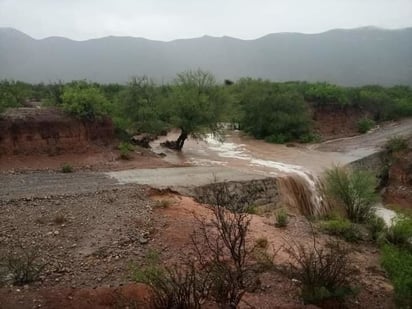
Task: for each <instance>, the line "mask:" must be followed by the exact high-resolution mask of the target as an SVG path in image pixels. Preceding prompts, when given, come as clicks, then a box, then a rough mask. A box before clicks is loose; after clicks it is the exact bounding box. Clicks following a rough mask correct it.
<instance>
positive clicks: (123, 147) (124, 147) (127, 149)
mask: <svg viewBox="0 0 412 309" xmlns="http://www.w3.org/2000/svg"><path fill="white" fill-rule="evenodd" d="M117 148H118V149H119V151H120V158H121V159H123V160H129V159H130V158H131V157H130V156H131V152H132V151H134V146H133V145H132V144H130V143H128V142H121V143H120V144H119V146H118V147H117Z"/></svg>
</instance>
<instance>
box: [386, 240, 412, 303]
mask: <svg viewBox="0 0 412 309" xmlns="http://www.w3.org/2000/svg"><path fill="white" fill-rule="evenodd" d="M381 262H382V266H383V267H384V269H385V270H386V271H387V272H388V275H389V278H390V279H391V281H392V283H393V286H394V288H395V299H396V302H397V304H398V306H399V308H411V307H412V254H411V252H410V251H408V250H406V249H403V248H397V247H396V246H393V245H386V246H384V247H383V248H382V257H381Z"/></svg>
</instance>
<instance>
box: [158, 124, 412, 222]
mask: <svg viewBox="0 0 412 309" xmlns="http://www.w3.org/2000/svg"><path fill="white" fill-rule="evenodd" d="M411 128H412V121H407V122H406V123H402V124H401V125H398V124H391V125H390V126H388V127H387V128H383V129H378V130H375V131H373V132H371V133H369V134H365V135H362V136H357V137H349V138H344V139H340V140H335V141H331V142H325V143H321V144H312V145H277V144H270V143H266V142H264V141H261V140H256V139H253V138H251V137H248V136H246V135H244V134H243V133H242V132H239V131H230V132H228V134H226V135H225V138H224V141H218V140H217V139H216V138H214V137H213V136H211V135H209V136H207V138H205V139H204V140H193V139H188V140H187V141H186V143H185V145H184V147H183V151H182V152H175V151H172V150H170V149H167V148H164V147H161V146H160V143H162V142H164V141H165V140H176V139H177V137H178V132H172V133H170V134H169V135H168V136H166V137H162V138H160V139H159V140H157V141H155V142H153V143H152V148H153V150H154V151H155V152H157V153H165V154H166V157H165V160H167V161H169V162H171V163H174V164H188V165H195V166H215V167H216V166H225V167H230V168H234V169H237V170H241V171H245V172H249V173H250V172H251V173H255V174H260V175H265V176H275V177H277V178H278V179H279V188H280V191H281V195H283V201H282V202H283V203H284V204H286V206H288V207H291V208H300V209H301V210H302V208H303V209H306V211H305V212H306V213H310V214H313V215H316V214H321V213H322V212H323V211H324V210H326V207H327V205H325V204H326V203H323V201H322V197H321V195H320V194H319V193H318V190H317V179H318V177H319V176H320V175H321V174H322V172H323V171H324V170H325V169H327V168H330V167H332V166H333V165H346V164H348V163H350V162H352V161H355V160H357V159H360V158H362V157H365V156H367V155H370V154H372V153H373V152H375V151H377V150H378V149H379V147H380V146H381V145H382V144H383V143H384V142H385V141H386V139H387V138H388V137H389V136H392V135H393V134H394V133H400V132H401V133H403V132H411ZM308 210H309V211H308ZM382 217H384V219H385V220H386V219H388V220H389V216H386V215H383V213H382Z"/></svg>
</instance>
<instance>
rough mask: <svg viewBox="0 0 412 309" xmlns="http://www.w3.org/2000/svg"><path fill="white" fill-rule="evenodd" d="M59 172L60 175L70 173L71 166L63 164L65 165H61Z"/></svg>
mask: <svg viewBox="0 0 412 309" xmlns="http://www.w3.org/2000/svg"><path fill="white" fill-rule="evenodd" d="M61 171H62V173H72V172H73V166H71V165H70V164H68V163H65V164H63V166H62V169H61Z"/></svg>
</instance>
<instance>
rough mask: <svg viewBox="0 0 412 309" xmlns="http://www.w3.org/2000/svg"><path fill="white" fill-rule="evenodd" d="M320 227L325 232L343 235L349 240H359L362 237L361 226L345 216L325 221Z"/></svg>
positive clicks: (342, 236)
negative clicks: (344, 217)
mask: <svg viewBox="0 0 412 309" xmlns="http://www.w3.org/2000/svg"><path fill="white" fill-rule="evenodd" d="M320 228H321V230H322V231H324V232H325V233H327V234H329V235H334V236H338V237H341V238H343V239H344V240H346V241H348V242H357V241H359V240H360V239H361V238H362V237H361V233H360V231H359V228H358V227H357V226H356V225H355V224H353V223H352V222H350V221H349V220H347V219H343V218H340V219H333V220H328V221H323V222H321V223H320Z"/></svg>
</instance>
